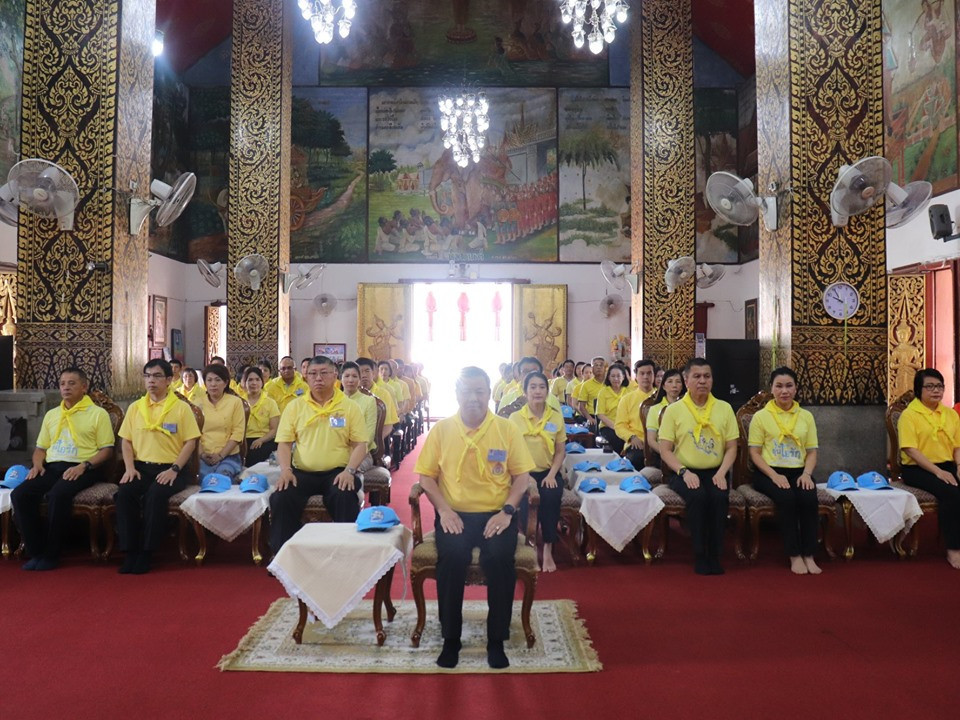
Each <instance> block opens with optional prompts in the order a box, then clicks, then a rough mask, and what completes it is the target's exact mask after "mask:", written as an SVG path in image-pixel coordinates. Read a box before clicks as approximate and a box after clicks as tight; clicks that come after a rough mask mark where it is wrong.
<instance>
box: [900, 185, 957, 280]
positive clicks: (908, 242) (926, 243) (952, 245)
mask: <svg viewBox="0 0 960 720" xmlns="http://www.w3.org/2000/svg"><path fill="white" fill-rule="evenodd" d="M930 203H931V204H941V205H946V206H947V207H948V208H950V214H951V215H952V217H953V219H954V221H955V222H956V221H960V190H954V191H952V192H948V193H944V194H943V195H939V196H937V197H935V198H933V199H932V200H931V201H930ZM957 231H958V228H957V227H954V232H957ZM956 257H960V240H951V241H949V242H944V241H943V240H934V239H933V235H932V234H931V233H930V218H929V215H928V214H927V211H926V210H924V211H923V212H922V213H920V214H919V215H917V216H916V217H915V218H913V220H911V221H910V222H909V223H907V224H906V225H904V226H903V227H899V228H893V229H892V230H887V271H888V272H891V271H893V270H896V269H897V268H902V267H905V266H908V265H914V264H917V263H919V264H924V263H933V262H936V261H938V260H948V259H953V258H956Z"/></svg>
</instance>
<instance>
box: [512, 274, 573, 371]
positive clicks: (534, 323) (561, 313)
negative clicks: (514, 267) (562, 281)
mask: <svg viewBox="0 0 960 720" xmlns="http://www.w3.org/2000/svg"><path fill="white" fill-rule="evenodd" d="M513 348H514V354H515V355H516V357H517V359H519V358H521V357H523V356H525V355H532V356H534V357H536V358H537V359H539V360H540V362H542V363H543V369H544V371H545V372H547V373H550V372H552V371H553V368H554V367H555V366H556V365H557V364H558V363H561V362H563V360H564V358H565V357H566V354H567V286H566V285H520V284H517V285H514V286H513Z"/></svg>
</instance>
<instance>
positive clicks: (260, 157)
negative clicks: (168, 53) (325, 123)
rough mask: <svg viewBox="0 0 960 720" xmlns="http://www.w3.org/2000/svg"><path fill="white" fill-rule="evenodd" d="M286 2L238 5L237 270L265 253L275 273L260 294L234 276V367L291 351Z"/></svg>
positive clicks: (233, 134)
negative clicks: (285, 278) (286, 280)
mask: <svg viewBox="0 0 960 720" xmlns="http://www.w3.org/2000/svg"><path fill="white" fill-rule="evenodd" d="M294 10H295V5H294V3H291V2H286V0H234V3H233V59H232V78H231V88H230V179H229V192H230V214H229V218H228V236H229V249H228V258H229V264H230V268H233V267H234V266H235V265H236V263H237V262H238V261H239V260H240V259H241V258H243V257H244V256H245V255H250V254H253V253H259V254H260V255H263V256H264V257H265V258H266V259H267V261H268V262H269V263H270V272H269V273H268V274H267V276H266V277H265V278H263V282H262V284H261V285H260V289H259V290H258V291H256V292H254V291H253V290H251V289H250V288H249V287H247V286H246V285H243V284H241V283H240V282H238V281H237V280H236V278H235V277H234V275H233V272H232V270H231V271H229V272H228V273H227V361H228V363H229V364H230V365H231V366H233V367H238V366H239V365H241V364H244V363H252V362H256V361H257V360H259V359H260V358H268V359H270V360H276V358H277V357H278V356H280V355H285V354H286V353H287V352H289V346H290V304H289V298H288V297H287V296H286V295H284V294H283V292H282V283H281V282H280V273H281V272H282V271H283V270H285V269H286V268H287V266H288V264H289V262H290V80H291V49H292V43H291V39H290V30H291V20H292V19H293V13H294Z"/></svg>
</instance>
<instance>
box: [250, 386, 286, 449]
mask: <svg viewBox="0 0 960 720" xmlns="http://www.w3.org/2000/svg"><path fill="white" fill-rule="evenodd" d="M247 402H249V400H248V401H247ZM275 417H280V407H279V406H278V405H277V403H276V401H275V400H274V399H273V398H272V397H270V396H269V395H267V394H266V393H265V392H262V391H261V393H260V398H259V399H258V400H257V402H256V404H255V405H251V406H250V417H249V418H247V437H248V438H250V439H251V440H256V439H257V438H262V437H263V436H264V435H266V434H267V433H268V432H270V421H271V420H273V418H275Z"/></svg>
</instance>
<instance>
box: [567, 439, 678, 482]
mask: <svg viewBox="0 0 960 720" xmlns="http://www.w3.org/2000/svg"><path fill="white" fill-rule="evenodd" d="M616 459H617V454H616V453H612V452H609V453H605V452H603V451H602V450H596V449H590V450H587V451H586V452H584V453H578V454H576V455H567V456H566V457H565V458H564V459H563V465H561V467H560V469H561V471H562V472H563V477H564V479H565V480H566V481H567V487H568V488H570V489H571V490H573V489H576V487H577V483H579V482H580V481H581V480H582V479H583V478H585V477H599V478H603V481H604V482H605V483H606V484H607V487H608V488H609V487H611V486H613V487H618V486H619V485H620V483H621V482H622V481H623V479H624V478H628V477H630V476H631V475H643V476H644V477H646V478H647V479H648V480H654V479H656V480H658V481H659V480H660V478H661V477H662V475H661V473H660V471H659V470H655V468H637V469H636V470H634V471H630V472H614V471H613V470H604V469H602V468H604V467H605V466H606V464H607V463H608V462H610V461H611V460H616ZM585 460H587V461H591V462H595V463H598V464H599V465H600V467H601V470H599V471H590V472H580V471H579V470H574V469H573V466H574V465H576V464H577V463H580V462H583V461H585Z"/></svg>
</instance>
